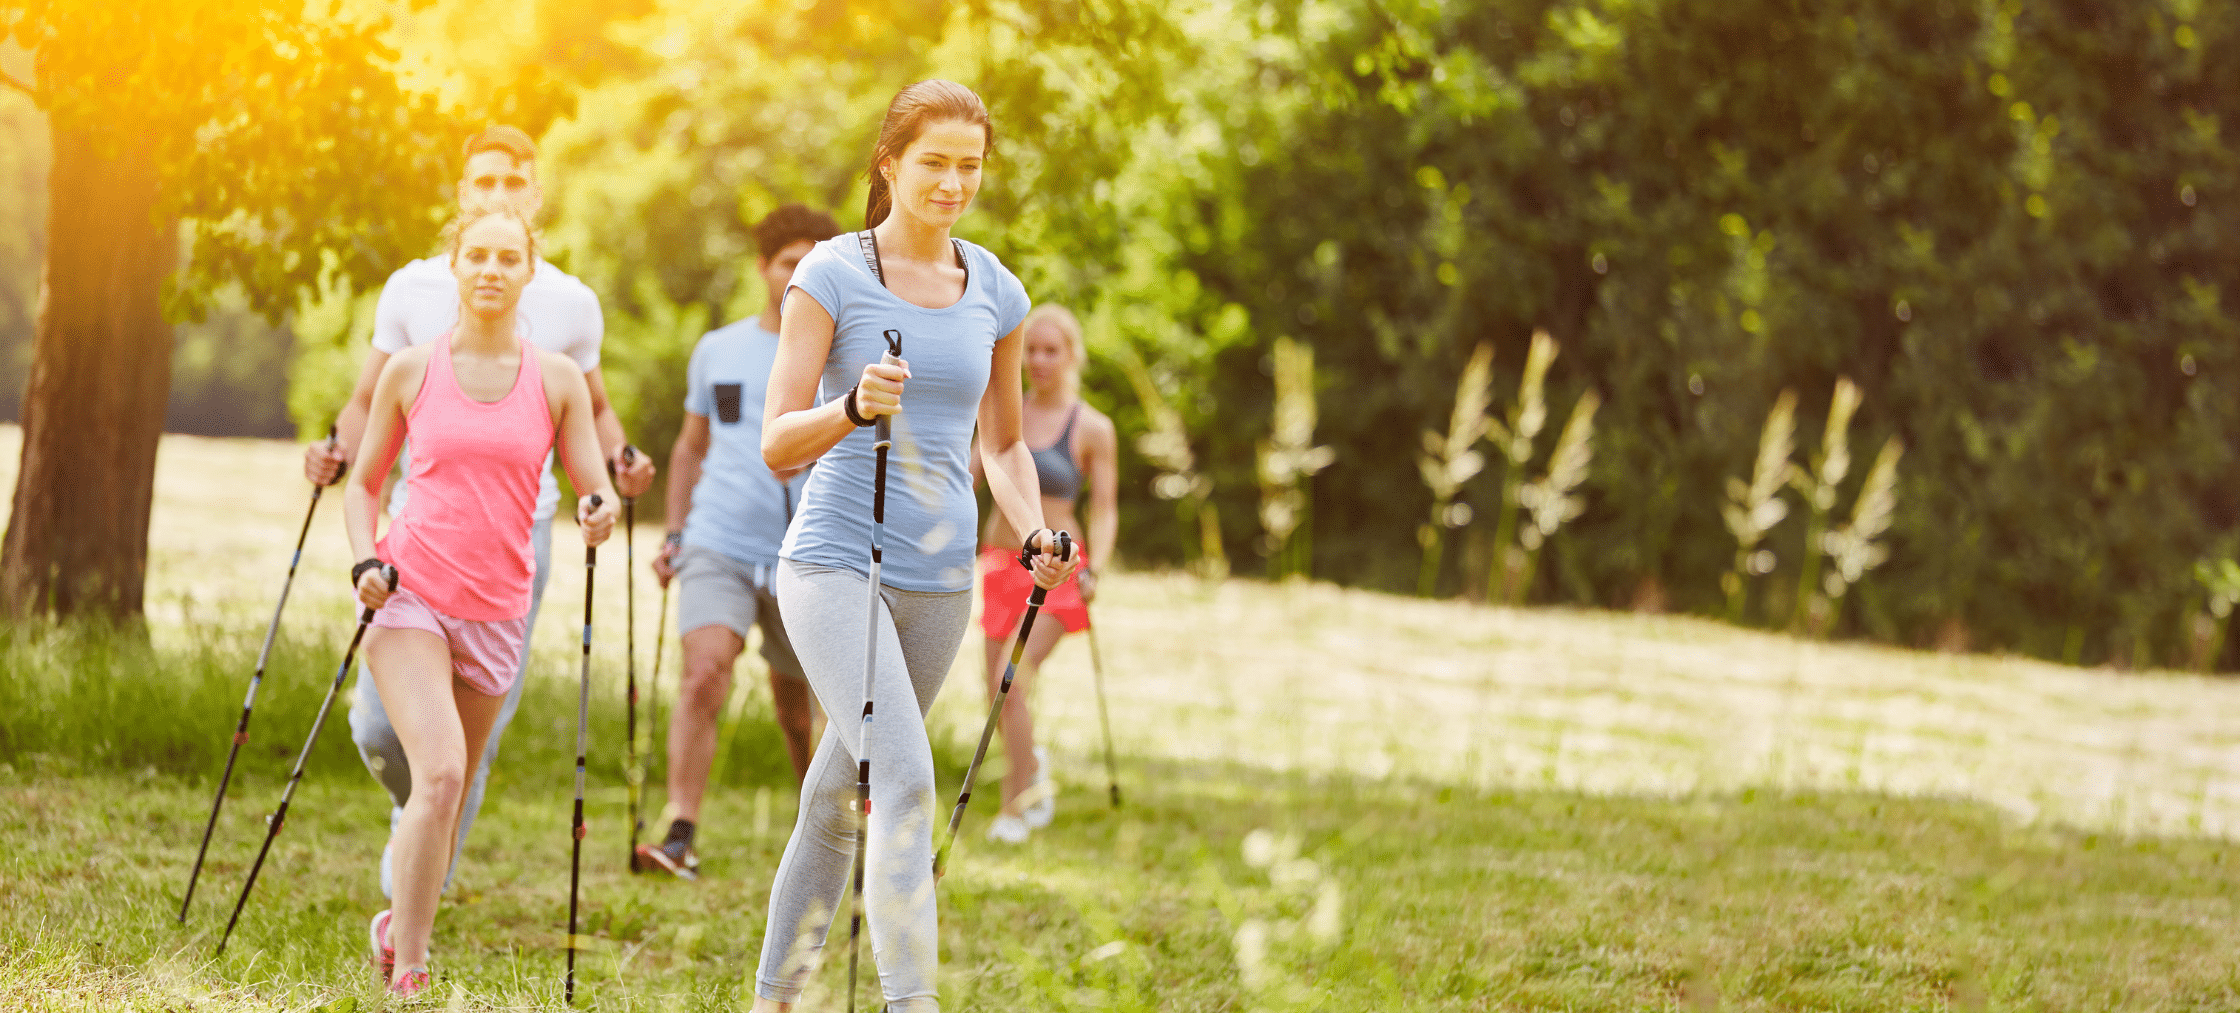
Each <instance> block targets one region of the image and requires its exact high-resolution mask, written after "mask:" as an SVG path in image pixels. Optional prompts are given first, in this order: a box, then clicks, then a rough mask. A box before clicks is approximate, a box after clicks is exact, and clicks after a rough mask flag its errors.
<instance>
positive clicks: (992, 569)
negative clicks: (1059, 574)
mask: <svg viewBox="0 0 2240 1013" xmlns="http://www.w3.org/2000/svg"><path fill="white" fill-rule="evenodd" d="M1078 558H1080V559H1081V561H1082V562H1083V563H1087V562H1088V559H1089V555H1088V553H1086V552H1083V553H1082V554H1081V555H1080V557H1078ZM1074 573H1075V576H1072V577H1067V578H1066V582H1065V583H1063V584H1060V585H1058V586H1057V587H1053V588H1051V589H1050V593H1049V594H1047V595H1045V596H1043V600H1042V611H1041V612H1040V613H1038V614H1037V615H1036V617H1035V622H1037V623H1046V622H1049V621H1050V620H1052V619H1056V620H1057V621H1059V622H1061V623H1064V624H1065V627H1066V632H1067V633H1079V632H1081V631H1082V630H1085V629H1088V628H1089V605H1088V603H1087V602H1084V601H1082V600H1081V584H1080V582H1079V580H1080V578H1079V574H1080V571H1079V570H1076V571H1074ZM1033 593H1034V571H1033V570H1029V569H1027V568H1026V567H1023V566H1020V565H1019V550H1017V549H999V548H995V547H993V546H984V547H982V548H981V550H980V632H982V633H985V634H987V635H988V639H990V640H1009V639H1011V635H1012V634H1013V633H1016V632H1018V631H1019V622H1020V620H1023V619H1025V618H1026V617H1027V596H1028V595H1030V594H1033Z"/></svg>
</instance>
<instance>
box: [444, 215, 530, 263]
mask: <svg viewBox="0 0 2240 1013" xmlns="http://www.w3.org/2000/svg"><path fill="white" fill-rule="evenodd" d="M499 215H503V216H505V217H507V218H511V219H513V220H514V222H515V223H516V224H519V225H520V226H521V234H522V235H524V236H527V237H528V238H529V263H530V264H532V265H534V264H535V263H536V262H537V257H538V253H537V230H536V228H535V227H534V226H531V225H530V224H529V220H528V219H527V218H523V217H522V216H521V212H519V211H516V210H514V208H513V205H511V204H505V203H500V204H498V205H497V206H495V207H484V208H476V209H474V210H472V211H463V212H460V213H459V214H458V215H457V216H456V217H454V218H452V219H451V222H450V223H449V224H447V225H445V226H444V227H443V250H444V252H445V253H446V254H448V255H449V256H450V259H451V262H452V263H454V264H456V263H458V262H459V239H460V237H462V236H464V235H466V234H467V229H469V228H471V227H473V226H474V224H475V223H476V222H479V221H481V220H483V219H485V218H490V217H494V216H499Z"/></svg>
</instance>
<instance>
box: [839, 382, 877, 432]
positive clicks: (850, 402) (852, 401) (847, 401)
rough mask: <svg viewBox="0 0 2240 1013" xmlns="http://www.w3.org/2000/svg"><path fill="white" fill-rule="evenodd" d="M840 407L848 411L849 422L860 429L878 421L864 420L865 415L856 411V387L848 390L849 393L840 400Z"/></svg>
mask: <svg viewBox="0 0 2240 1013" xmlns="http://www.w3.org/2000/svg"><path fill="white" fill-rule="evenodd" d="M840 407H841V408H842V409H844V410H846V411H847V413H848V421H850V422H853V423H855V424H856V428H858V429H861V428H863V427H865V426H868V425H871V424H873V423H874V422H875V421H876V420H875V419H867V418H864V417H863V413H861V412H858V411H856V389H855V388H854V387H850V388H848V393H847V394H846V395H845V396H844V397H842V398H841V399H840Z"/></svg>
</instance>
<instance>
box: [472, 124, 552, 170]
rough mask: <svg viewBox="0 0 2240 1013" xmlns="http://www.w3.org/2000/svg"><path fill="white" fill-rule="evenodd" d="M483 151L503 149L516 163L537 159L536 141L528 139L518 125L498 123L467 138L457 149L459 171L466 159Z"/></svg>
mask: <svg viewBox="0 0 2240 1013" xmlns="http://www.w3.org/2000/svg"><path fill="white" fill-rule="evenodd" d="M485 151H503V152H505V153H506V154H508V155H511V156H513V161H514V164H516V165H519V164H522V163H526V162H535V161H536V160H537V142H535V141H532V140H530V139H529V135H528V134H527V133H526V132H524V131H523V130H522V129H521V128H520V127H509V126H507V125H505V124H503V123H499V124H495V125H493V126H491V127H489V128H487V129H485V130H483V131H482V132H481V133H479V134H476V135H474V136H473V137H469V138H467V143H466V145H465V146H464V147H462V148H460V149H459V164H460V165H461V166H462V169H461V171H464V168H463V167H464V166H465V165H466V162H467V160H468V159H470V158H473V157H474V156H476V155H479V154H482V153H483V152H485Z"/></svg>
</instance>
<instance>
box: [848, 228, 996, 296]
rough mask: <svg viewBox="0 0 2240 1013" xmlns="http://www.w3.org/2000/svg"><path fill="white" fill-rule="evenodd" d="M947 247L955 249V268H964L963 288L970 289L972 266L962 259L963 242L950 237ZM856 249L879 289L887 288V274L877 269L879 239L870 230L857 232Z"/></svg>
mask: <svg viewBox="0 0 2240 1013" xmlns="http://www.w3.org/2000/svg"><path fill="white" fill-rule="evenodd" d="M949 245H950V246H953V247H955V248H956V251H957V266H958V267H961V268H964V284H965V287H966V288H971V287H972V265H971V264H970V263H969V262H967V261H966V260H965V259H964V240H962V239H957V238H954V237H952V238H951V239H950V240H949ZM856 248H858V249H860V250H862V251H863V266H864V267H866V268H868V269H870V271H871V276H872V277H873V278H877V279H878V280H879V287H880V288H885V287H887V272H885V271H882V270H880V269H879V237H878V236H876V235H874V234H872V232H871V230H870V229H865V230H863V231H862V232H858V233H856Z"/></svg>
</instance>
